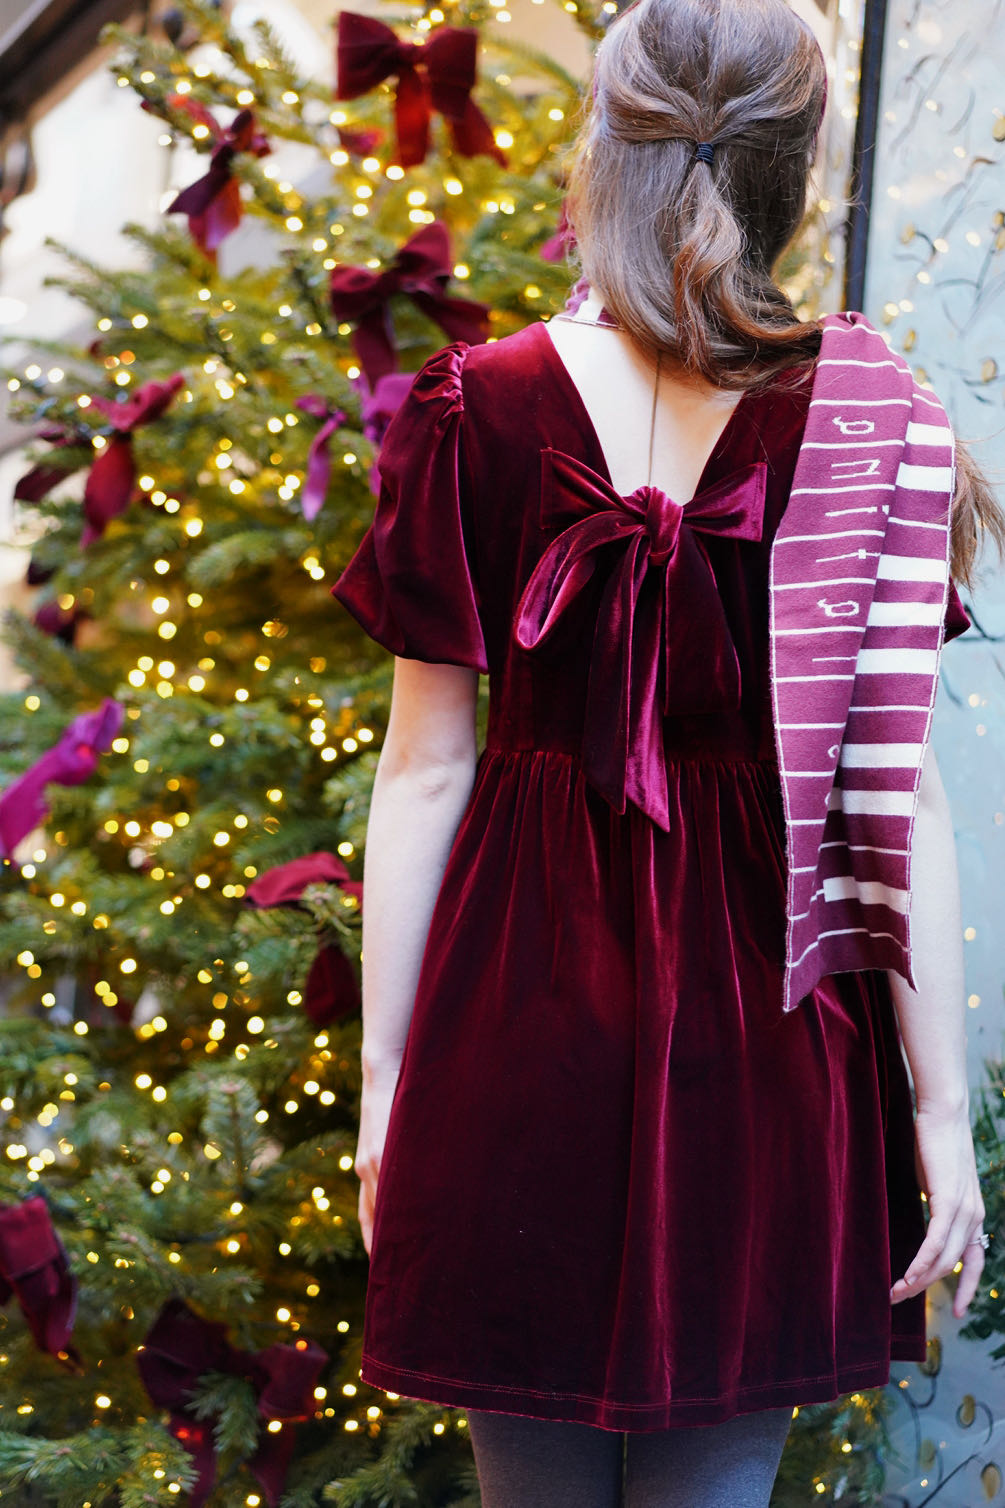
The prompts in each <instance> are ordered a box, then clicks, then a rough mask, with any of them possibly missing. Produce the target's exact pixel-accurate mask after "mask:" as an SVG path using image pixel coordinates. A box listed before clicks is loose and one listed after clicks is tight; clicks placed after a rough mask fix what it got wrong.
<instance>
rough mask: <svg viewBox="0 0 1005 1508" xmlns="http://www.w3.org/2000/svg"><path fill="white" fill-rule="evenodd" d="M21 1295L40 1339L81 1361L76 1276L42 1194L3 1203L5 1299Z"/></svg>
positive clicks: (0, 1254) (0, 1233) (0, 1269)
mask: <svg viewBox="0 0 1005 1508" xmlns="http://www.w3.org/2000/svg"><path fill="white" fill-rule="evenodd" d="M11 1294H16V1295H17V1301H18V1303H19V1305H20V1306H21V1312H22V1314H23V1315H24V1317H25V1319H26V1320H27V1322H28V1328H29V1329H30V1330H31V1333H32V1335H33V1336H34V1337H35V1343H36V1345H37V1346H39V1347H40V1349H41V1350H43V1351H50V1352H51V1353H52V1355H53V1356H58V1357H59V1359H60V1361H64V1362H70V1363H73V1364H75V1365H76V1364H79V1361H80V1357H79V1356H78V1354H77V1351H76V1349H75V1348H74V1347H73V1346H71V1345H70V1334H71V1331H72V1330H73V1321H74V1316H75V1314H76V1310H77V1280H76V1278H74V1276H73V1274H72V1273H71V1271H70V1267H69V1263H68V1261H67V1257H66V1249H65V1247H64V1246H63V1243H62V1241H61V1240H60V1239H59V1236H58V1235H57V1233H56V1230H55V1227H54V1226H53V1223H52V1219H51V1217H50V1215H49V1207H48V1205H47V1204H46V1202H45V1200H44V1199H43V1198H42V1196H41V1194H35V1195H33V1197H32V1198H31V1199H26V1200H25V1201H24V1203H23V1204H18V1205H2V1206H0V1304H6V1303H7V1300H8V1299H9V1298H10V1296H11Z"/></svg>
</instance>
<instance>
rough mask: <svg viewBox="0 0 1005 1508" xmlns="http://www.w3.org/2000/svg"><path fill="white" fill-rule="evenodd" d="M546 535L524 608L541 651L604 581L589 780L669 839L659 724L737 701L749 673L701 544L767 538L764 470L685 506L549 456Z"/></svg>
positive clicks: (525, 622) (586, 759)
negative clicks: (619, 487) (626, 489)
mask: <svg viewBox="0 0 1005 1508" xmlns="http://www.w3.org/2000/svg"><path fill="white" fill-rule="evenodd" d="M541 460H542V493H541V525H542V527H544V528H547V529H550V528H553V527H560V526H565V525H567V526H568V527H562V532H561V533H560V534H559V535H558V536H557V538H555V539H553V540H552V541H551V543H550V544H549V545H548V548H547V549H546V550H545V552H544V554H543V555H542V556H541V558H540V560H539V561H538V563H537V565H536V566H535V568H534V571H533V573H532V575H531V577H530V579H529V580H528V582H527V584H526V586H525V587H524V590H523V593H522V595H521V598H520V601H519V603H518V604H517V615H516V625H515V634H516V639H517V643H518V644H520V646H521V647H522V648H524V649H531V650H532V649H536V648H537V647H538V646H539V645H541V644H543V643H544V642H545V641H546V640H547V639H548V638H549V636H550V635H551V633H552V631H553V630H554V629H555V627H556V625H557V624H558V623H560V622H561V621H562V619H563V618H564V616H565V614H566V613H567V612H568V611H569V609H570V608H571V607H573V606H574V604H575V601H576V598H577V597H578V596H579V594H580V593H581V592H582V591H583V590H584V588H585V587H586V586H587V584H588V583H589V582H590V580H591V578H592V577H593V575H594V572H596V571H598V570H599V571H600V573H601V575H602V577H604V578H605V579H604V580H603V584H602V588H601V596H600V600H599V608H598V610H597V613H596V620H595V629H594V634H593V650H592V654H591V659H590V676H589V688H588V691H587V705H586V718H585V724H584V732H583V768H584V773H585V775H586V778H587V779H588V780H589V781H590V783H591V784H592V785H593V786H595V787H596V789H597V790H598V791H600V793H601V794H602V795H603V796H604V797H605V798H606V799H607V800H608V801H609V802H610V803H611V805H612V806H613V807H614V808H615V810H616V811H618V812H622V813H623V812H624V810H625V802H626V799H627V800H630V801H632V802H633V803H634V804H635V805H636V806H637V807H639V808H641V810H642V811H644V812H645V813H646V814H647V815H648V816H649V817H651V818H652V820H653V821H654V822H655V823H656V824H657V826H659V827H661V828H662V829H663V830H664V832H666V831H669V826H670V814H669V797H668V791H667V779H666V765H665V761H664V754H663V726H662V717H661V715H660V713H661V710H662V712H663V713H670V712H673V713H674V714H675V715H684V714H689V713H701V712H712V711H716V710H718V709H720V708H724V707H736V706H738V705H739V701H740V668H739V662H738V660H737V656H736V650H735V648H734V646H733V641H732V637H731V635H730V631H729V625H728V623H727V621H726V615H725V612H724V610H723V606H722V601H721V598H720V597H719V593H718V590H717V588H716V583H715V576H714V575H713V572H712V567H711V565H710V563H709V559H708V555H707V553H706V550H705V547H704V545H703V544H702V542H701V540H700V539H699V537H698V536H699V534H712V535H717V536H718V537H719V538H727V539H749V540H756V539H760V537H761V532H762V529H763V524H764V498H765V485H766V475H767V466H766V465H765V463H764V462H763V461H756V462H754V463H753V464H752V465H749V466H744V467H741V468H740V469H739V470H738V471H735V472H733V473H732V475H730V476H728V477H725V478H724V479H723V480H722V481H721V482H717V483H716V484H715V485H714V486H710V487H708V488H706V489H705V490H704V491H701V492H698V493H697V494H696V495H695V497H694V498H693V499H692V501H691V502H690V503H689V504H688V505H687V507H686V508H683V507H681V505H680V504H679V503H675V502H674V501H673V499H672V498H670V497H668V496H667V494H666V493H665V492H663V491H661V490H660V489H659V488H658V487H639V488H638V489H637V490H636V491H635V492H633V493H632V494H631V496H630V497H621V496H620V495H619V494H618V493H617V492H615V491H614V489H613V487H612V486H611V485H610V483H609V482H608V481H607V480H605V478H604V477H602V476H600V475H598V473H597V472H595V471H593V470H591V468H590V467H589V466H586V465H584V464H583V462H581V461H577V460H575V459H574V458H573V457H572V456H567V455H564V454H562V452H561V451H557V450H545V451H544V452H543V453H542V458H541Z"/></svg>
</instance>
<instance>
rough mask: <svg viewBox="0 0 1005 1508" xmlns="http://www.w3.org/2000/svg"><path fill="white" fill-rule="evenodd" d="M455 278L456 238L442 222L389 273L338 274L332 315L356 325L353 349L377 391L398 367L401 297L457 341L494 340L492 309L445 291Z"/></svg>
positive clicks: (354, 270)
mask: <svg viewBox="0 0 1005 1508" xmlns="http://www.w3.org/2000/svg"><path fill="white" fill-rule="evenodd" d="M450 274H451V261H450V236H449V233H448V231H447V227H446V226H445V225H444V224H443V223H442V222H441V221H439V220H434V221H433V223H432V224H431V225H424V226H423V227H422V229H421V230H419V231H416V233H415V235H414V236H412V237H411V239H410V240H408V241H406V242H405V244H404V246H403V247H402V248H401V250H400V251H399V252H398V254H397V256H396V257H395V259H394V261H393V262H392V263H391V265H390V267H387V268H386V269H385V270H384V271H383V272H371V270H370V269H369V268H368V267H350V266H343V267H336V268H335V270H334V272H333V273H332V275H331V306H332V312H333V314H334V315H335V318H336V319H337V320H339V321H340V322H341V321H342V320H347V321H351V322H352V323H353V324H355V326H356V330H355V332H354V334H353V346H354V348H355V351H356V355H357V356H358V357H359V364H360V366H361V367H362V368H363V372H364V374H365V376H366V380H367V382H368V383H369V384H370V387H371V388H374V387H376V385H377V383H378V382H379V381H380V379H381V377H384V376H386V375H387V373H388V372H393V371H394V369H395V367H396V366H397V356H396V353H395V348H394V333H393V330H392V327H391V307H390V305H391V299H392V298H394V296H395V295H396V294H399V293H400V294H406V295H407V296H408V297H409V298H410V299H411V300H412V302H413V303H414V304H416V305H418V307H419V308H420V309H421V310H422V312H423V314H425V315H426V316H427V318H429V319H431V320H434V321H435V323H436V324H438V325H439V326H440V328H441V330H444V331H445V332H446V334H447V335H449V336H450V339H451V340H463V341H466V342H467V343H468V345H480V344H481V342H482V341H484V340H485V339H486V338H487V337H488V308H487V307H486V305H485V304H478V303H475V302H473V301H472V300H471V299H464V298H449V297H448V296H447V294H446V292H445V291H444V290H445V289H446V286H447V283H448V281H449V279H450Z"/></svg>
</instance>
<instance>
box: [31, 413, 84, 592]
mask: <svg viewBox="0 0 1005 1508" xmlns="http://www.w3.org/2000/svg"><path fill="white" fill-rule="evenodd" d="M38 438H39V439H40V440H48V441H49V443H50V444H51V445H52V447H53V448H52V450H51V451H50V452H49V453H48V455H47V456H46V458H45V460H42V461H38V462H36V464H35V465H34V466H33V467H32V468H31V470H30V471H26V472H25V474H24V476H23V477H21V478H20V480H19V481H18V483H17V485H16V487H15V488H14V496H15V497H16V498H17V499H18V501H19V502H22V503H39V502H41V501H42V499H43V498H44V497H46V496H48V494H49V493H50V492H51V491H52V489H53V488H54V487H56V486H58V484H59V483H60V482H63V481H65V480H66V478H67V477H68V476H72V475H73V473H74V472H75V471H77V470H79V468H80V467H81V466H82V465H83V464H84V460H83V457H84V455H85V454H86V451H85V450H84V447H85V446H86V448H87V450H90V441H89V438H88V436H87V435H86V434H84V433H83V431H77V430H70V429H67V428H66V427H65V425H62V424H55V425H49V426H48V427H47V428H45V429H41V430H39V433H38ZM62 450H65V451H71V452H72V451H74V450H78V451H79V452H80V456H79V458H74V459H73V460H72V461H71V463H70V464H69V465H68V466H54V465H53V464H52V457H53V456H55V455H58V453H59V452H60V451H62ZM30 584H33V583H30Z"/></svg>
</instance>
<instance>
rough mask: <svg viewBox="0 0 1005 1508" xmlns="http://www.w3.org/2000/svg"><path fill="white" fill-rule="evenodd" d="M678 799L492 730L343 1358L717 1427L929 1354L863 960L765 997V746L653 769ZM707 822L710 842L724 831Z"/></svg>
mask: <svg viewBox="0 0 1005 1508" xmlns="http://www.w3.org/2000/svg"><path fill="white" fill-rule="evenodd" d="M668 773H669V775H670V777H671V786H672V790H673V792H674V799H675V811H676V816H677V819H678V821H679V827H677V828H676V830H675V832H674V834H673V835H672V836H671V835H668V834H665V833H662V832H661V831H659V830H658V829H656V828H655V827H654V826H653V824H652V823H651V822H649V821H648V819H647V818H645V817H644V816H643V815H641V814H640V813H636V812H634V811H632V812H630V814H629V816H628V817H627V818H625V817H620V816H618V815H617V814H615V813H612V812H611V810H610V808H609V807H607V805H606V803H605V802H604V801H603V800H602V798H600V797H598V796H597V795H596V794H595V792H593V791H592V789H591V788H590V787H589V786H588V785H587V784H586V783H585V782H584V780H583V778H582V773H581V770H580V768H579V764H578V761H577V760H576V759H575V758H573V757H570V756H568V755H564V754H555V753H544V752H530V753H526V752H522V751H507V750H501V749H488V750H486V751H485V753H484V754H483V755H482V757H481V760H480V763H479V766H478V770H477V776H476V781H475V787H474V790H473V793H472V798H471V802H470V804H469V807H468V810H467V812H466V814H465V817H464V819H463V821H462V824H461V828H460V830H459V832H458V835H457V839H456V842H455V845H454V848H453V850H452V853H451V857H450V860H449V863H448V867H447V871H446V874H445V876H444V881H443V885H442V888H441V891H440V895H439V898H438V901H437V906H436V911H435V914H434V916H433V919H432V924H431V929H430V939H431V940H430V943H429V945H428V947H427V950H426V955H425V959H424V962H423V972H422V977H421V982H420V988H419V992H418V996H417V1000H416V1006H415V1013H414V1015H413V1018H412V1025H411V1029H410V1032H409V1036H408V1039H407V1044H406V1050H405V1056H404V1060H403V1063H402V1067H401V1074H400V1077H399V1081H398V1087H397V1091H396V1095H395V1099H394V1103H393V1106H392V1111H391V1119H390V1126H389V1132H388V1138H387V1142H386V1147H385V1154H384V1161H383V1165H382V1168H381V1173H380V1179H379V1182H378V1191H377V1202H376V1211H375V1225H374V1232H373V1242H372V1261H371V1271H370V1280H369V1291H368V1297H367V1309H366V1325H365V1336H364V1346H363V1356H362V1377H363V1379H364V1381H366V1382H369V1383H373V1384H375V1385H376V1386H378V1387H381V1388H384V1389H389V1390H392V1391H394V1392H398V1393H402V1394H405V1395H407V1396H409V1397H415V1398H425V1399H430V1400H432V1401H437V1402H443V1403H447V1404H453V1405H470V1406H471V1407H474V1408H483V1409H492V1410H498V1411H502V1412H512V1413H518V1414H527V1415H534V1416H537V1417H540V1418H549V1419H566V1420H579V1421H582V1422H585V1423H589V1424H594V1425H598V1426H601V1427H603V1428H607V1429H617V1430H656V1429H663V1428H666V1427H670V1426H673V1425H677V1424H680V1425H684V1424H712V1423H716V1422H719V1421H721V1420H724V1419H726V1418H728V1417H729V1416H730V1415H732V1414H737V1413H743V1412H746V1411H749V1410H754V1409H762V1408H771V1407H775V1406H779V1405H782V1404H793V1405H795V1404H801V1403H810V1402H816V1401H820V1400H826V1399H832V1398H835V1397H838V1396H839V1395H841V1394H844V1393H847V1392H850V1391H852V1390H855V1389H859V1388H867V1387H873V1386H878V1385H881V1384H883V1383H885V1382H887V1381H888V1379H889V1374H890V1366H889V1364H890V1359H891V1357H893V1358H899V1359H905V1360H916V1361H921V1360H923V1359H924V1357H925V1353H926V1343H925V1309H924V1303H925V1300H924V1295H917V1296H915V1297H914V1298H912V1299H909V1300H907V1301H905V1302H902V1303H900V1304H897V1305H893V1306H892V1305H891V1303H890V1297H889V1289H890V1286H891V1282H892V1281H893V1279H894V1278H896V1277H899V1276H902V1274H903V1272H904V1270H905V1269H906V1267H907V1265H908V1263H909V1262H910V1260H911V1258H912V1257H913V1255H914V1253H915V1252H916V1251H917V1249H918V1247H919V1246H920V1244H921V1241H922V1239H923V1237H924V1229H925V1226H924V1218H923V1213H922V1205H921V1202H920V1195H919V1189H918V1184H917V1181H916V1175H915V1168H914V1158H913V1133H912V1104H911V1095H910V1088H909V1082H908V1078H907V1073H906V1069H905V1065H904V1060H903V1058H902V1055H901V1050H900V1045H899V1040H898V1033H897V1027H896V1018H895V1016H894V1013H893V1007H892V1001H891V997H890V991H889V985H888V983H887V980H886V976H885V975H881V974H871V973H857V974H842V975H835V976H832V977H830V978H829V979H826V980H824V981H823V982H822V984H821V985H820V987H819V988H818V989H817V991H816V992H815V993H814V994H813V995H812V996H810V997H808V998H807V999H806V1000H804V1001H802V1002H801V1003H800V1005H799V1007H798V1008H797V1009H796V1010H795V1011H792V1012H789V1013H783V1012H782V1010H781V1007H780V1004H779V1001H780V998H781V970H782V960H783V940H784V923H783V918H784V872H783V857H782V856H783V849H782V836H781V835H782V830H783V829H782V811H781V798H780V793H779V784H778V775H777V768H776V767H775V766H774V764H773V762H771V761H770V760H764V761H757V760H740V761H730V760H726V759H721V758H708V759H705V758H695V757H692V758H689V759H682V760H680V761H679V762H676V763H671V764H670V765H669V767H668ZM717 839H718V841H717Z"/></svg>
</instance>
